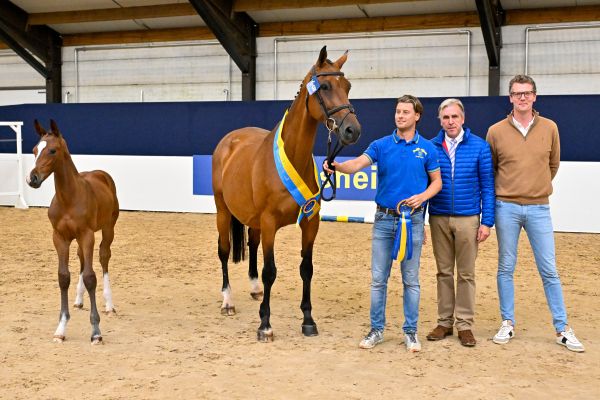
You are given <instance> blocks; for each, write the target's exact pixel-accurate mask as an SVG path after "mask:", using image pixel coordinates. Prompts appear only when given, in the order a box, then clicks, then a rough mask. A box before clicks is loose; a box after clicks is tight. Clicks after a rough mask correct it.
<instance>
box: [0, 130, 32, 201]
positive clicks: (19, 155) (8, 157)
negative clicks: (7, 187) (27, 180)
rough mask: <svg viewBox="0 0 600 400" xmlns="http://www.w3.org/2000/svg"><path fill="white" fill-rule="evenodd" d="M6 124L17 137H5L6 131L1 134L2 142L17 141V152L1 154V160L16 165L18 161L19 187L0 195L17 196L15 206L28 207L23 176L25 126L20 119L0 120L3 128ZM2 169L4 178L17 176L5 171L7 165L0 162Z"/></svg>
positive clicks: (0, 140)
mask: <svg viewBox="0 0 600 400" xmlns="http://www.w3.org/2000/svg"><path fill="white" fill-rule="evenodd" d="M4 126H7V127H10V128H12V130H13V131H14V133H15V136H16V137H15V139H5V138H3V137H2V136H3V134H4V132H2V134H0V142H15V143H16V153H14V154H11V153H7V154H0V162H2V163H3V164H4V163H9V164H12V165H15V161H16V170H17V173H16V177H17V182H16V183H17V185H16V187H17V189H16V190H12V191H8V192H0V196H15V197H16V198H17V199H16V201H15V207H17V208H28V206H27V203H26V202H25V195H24V192H23V182H24V178H23V139H22V136H21V127H22V126H23V122H22V121H20V122H3V121H0V129H2V127H4ZM4 130H5V129H2V131H4ZM0 132H1V131H0ZM8 168H11V167H8ZM0 171H3V172H2V174H0V176H1V177H3V178H8V177H10V176H13V177H14V176H15V175H13V174H12V173H5V172H6V169H5V167H3V166H1V164H0ZM2 180H3V179H2ZM3 183H8V182H3ZM9 184H10V183H9ZM13 184H14V182H13ZM13 187H14V186H13ZM0 190H2V187H1V186H0Z"/></svg>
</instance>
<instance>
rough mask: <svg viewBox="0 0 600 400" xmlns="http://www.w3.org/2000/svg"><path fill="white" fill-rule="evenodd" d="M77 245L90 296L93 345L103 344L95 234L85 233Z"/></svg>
mask: <svg viewBox="0 0 600 400" xmlns="http://www.w3.org/2000/svg"><path fill="white" fill-rule="evenodd" d="M77 243H78V244H79V247H80V248H81V251H82V252H83V283H84V285H85V288H86V289H87V291H88V295H89V296H90V324H91V325H92V336H91V341H92V344H100V343H102V334H101V333H100V315H99V314H98V309H97V308H96V284H97V282H96V273H95V272H94V269H93V265H92V260H93V256H94V232H93V231H92V230H86V231H84V232H83V233H82V234H81V235H80V236H79V237H78V238H77Z"/></svg>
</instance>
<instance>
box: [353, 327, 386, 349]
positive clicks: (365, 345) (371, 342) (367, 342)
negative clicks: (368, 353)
mask: <svg viewBox="0 0 600 400" xmlns="http://www.w3.org/2000/svg"><path fill="white" fill-rule="evenodd" d="M381 342H383V331H378V330H377V329H371V331H370V332H369V333H368V334H367V336H365V338H364V339H363V340H361V341H360V343H359V345H358V347H360V348H361V349H372V348H373V347H375V346H377V345H378V344H379V343H381Z"/></svg>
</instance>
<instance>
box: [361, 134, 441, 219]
mask: <svg viewBox="0 0 600 400" xmlns="http://www.w3.org/2000/svg"><path fill="white" fill-rule="evenodd" d="M396 131H397V130H396V129H394V132H392V134H391V135H388V136H384V137H382V138H381V139H377V140H375V141H373V142H372V143H371V144H370V145H369V147H368V148H367V150H365V152H364V153H363V154H364V155H365V156H367V157H368V158H369V160H371V164H375V163H377V194H376V195H375V202H376V203H377V204H379V205H380V206H383V207H387V208H396V205H397V204H398V202H399V201H400V200H404V199H407V198H409V197H410V196H413V195H415V194H419V193H421V192H423V191H425V189H427V185H428V184H429V175H428V173H430V172H435V171H437V170H439V169H440V165H439V162H438V152H437V150H436V148H435V146H434V145H433V143H431V142H430V141H429V140H427V139H425V138H424V137H422V136H421V135H419V132H418V131H417V132H415V136H414V138H413V139H412V140H410V141H409V142H407V141H406V140H404V139H402V138H400V137H399V136H398V134H397V132H396Z"/></svg>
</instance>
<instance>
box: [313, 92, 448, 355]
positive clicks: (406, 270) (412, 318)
mask: <svg viewBox="0 0 600 400" xmlns="http://www.w3.org/2000/svg"><path fill="white" fill-rule="evenodd" d="M422 114H423V105H422V104H421V102H420V101H419V99H417V98H416V97H414V96H411V95H404V96H402V97H400V98H399V99H398V102H397V104H396V115H395V118H394V119H395V122H396V129H395V130H394V131H393V132H392V134H391V135H388V136H384V137H383V138H381V139H378V140H375V141H374V142H372V143H371V144H370V145H369V147H368V148H367V150H365V152H364V153H363V154H362V155H360V156H358V157H356V158H354V159H352V160H348V161H345V162H343V163H337V162H333V166H334V167H335V168H336V170H337V171H339V172H342V173H346V174H352V173H355V172H357V171H359V170H361V169H363V168H365V167H368V166H369V165H371V164H374V163H377V194H376V195H375V202H376V203H377V212H376V213H375V223H374V224H373V243H372V250H371V278H372V280H371V312H370V316H371V330H370V331H369V333H368V334H367V335H366V336H365V337H364V339H363V340H362V341H361V342H360V344H359V347H361V348H363V349H370V348H373V347H375V346H376V345H377V344H379V343H381V342H383V330H384V328H385V306H386V300H387V282H388V278H389V276H390V272H391V269H392V258H393V256H394V255H393V254H392V251H393V248H394V239H395V237H396V231H397V230H398V229H399V228H400V220H401V218H400V216H399V215H398V212H397V208H399V207H398V205H399V203H401V202H402V203H403V204H404V205H406V206H408V207H410V208H412V209H413V210H414V212H413V213H412V214H411V216H410V220H411V225H412V230H411V231H412V257H411V258H410V259H407V258H408V257H406V259H404V260H403V261H402V262H401V264H400V270H401V273H402V284H403V286H404V296H403V297H404V319H405V321H404V325H403V327H402V329H403V330H404V334H405V343H406V349H407V350H408V351H411V352H416V351H420V350H421V343H420V342H419V339H418V337H417V321H418V319H419V298H420V286H419V263H420V258H421V246H422V244H423V237H424V229H423V206H424V205H425V203H426V202H427V200H429V199H430V198H431V197H433V196H435V195H436V194H437V193H438V192H439V191H440V190H441V188H442V178H441V175H440V167H439V163H438V153H437V150H436V149H435V146H434V145H433V144H432V143H431V142H429V141H428V140H427V139H425V138H424V137H422V136H421V135H419V133H418V132H417V129H416V126H417V122H418V121H419V119H421V115H422ZM325 164H327V163H325ZM324 167H325V169H326V170H327V171H328V172H332V171H331V170H330V169H329V168H328V167H327V165H324Z"/></svg>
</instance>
